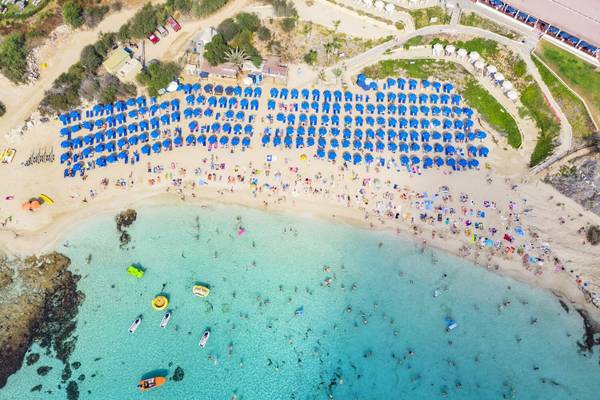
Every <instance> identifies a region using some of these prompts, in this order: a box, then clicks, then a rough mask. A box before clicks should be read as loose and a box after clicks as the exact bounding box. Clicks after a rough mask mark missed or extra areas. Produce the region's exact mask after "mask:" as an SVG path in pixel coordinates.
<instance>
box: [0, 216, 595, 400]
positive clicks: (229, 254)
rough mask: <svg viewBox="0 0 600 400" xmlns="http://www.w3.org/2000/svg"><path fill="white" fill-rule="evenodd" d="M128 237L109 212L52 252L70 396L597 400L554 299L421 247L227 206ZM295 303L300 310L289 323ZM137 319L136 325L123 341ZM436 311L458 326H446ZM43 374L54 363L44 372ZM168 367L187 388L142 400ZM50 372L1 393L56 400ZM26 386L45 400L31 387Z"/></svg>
mask: <svg viewBox="0 0 600 400" xmlns="http://www.w3.org/2000/svg"><path fill="white" fill-rule="evenodd" d="M196 216H198V217H199V221H200V229H199V231H197V230H196V228H195V224H196V222H195V218H196ZM237 216H241V219H242V225H243V226H244V227H245V228H246V229H247V233H246V234H245V235H243V236H238V234H237V226H238V225H237V222H236V217H237ZM129 232H130V233H131V235H132V238H133V241H132V243H131V245H130V249H129V250H121V249H119V245H118V235H117V232H116V229H115V223H114V218H113V217H109V216H104V217H98V218H96V219H94V220H92V221H89V222H85V223H84V224H82V226H81V227H80V228H79V229H77V230H76V231H74V232H71V233H69V235H68V237H67V239H68V241H69V243H70V246H69V247H68V248H63V247H61V248H60V249H59V250H61V251H63V252H64V253H65V254H67V255H68V256H69V257H71V259H72V263H73V268H74V269H75V270H76V271H77V272H79V273H80V274H82V275H83V279H82V280H81V282H80V288H81V290H83V291H84V292H85V294H86V301H85V302H84V303H83V305H82V306H81V309H80V314H79V317H78V319H79V323H78V328H77V331H76V335H77V336H78V343H77V348H76V350H75V351H74V353H73V355H72V356H71V361H72V362H73V361H79V362H81V364H82V366H81V367H80V368H79V369H78V370H76V371H74V373H73V377H72V379H76V378H77V377H78V376H79V375H80V374H84V375H85V380H84V381H83V382H78V383H79V390H80V392H81V396H80V398H81V399H103V400H105V399H138V398H140V399H141V398H150V399H195V398H206V399H229V398H230V397H231V396H232V394H234V393H236V394H237V395H238V398H239V399H249V400H251V399H290V398H295V399H316V398H327V396H328V394H332V395H333V396H334V397H335V398H337V399H382V398H415V399H416V398H419V399H437V398H441V396H442V392H444V391H445V392H447V393H448V398H456V399H498V398H503V397H502V396H506V397H505V398H513V397H514V398H519V399H549V398H552V399H595V398H597V395H598V393H599V391H600V379H599V378H600V367H599V366H598V356H597V355H593V356H589V355H588V356H584V355H581V354H578V352H577V345H576V342H577V340H580V339H581V337H582V334H583V327H582V322H581V319H580V318H579V317H578V316H576V315H575V314H574V313H570V314H567V313H566V312H565V311H564V310H563V309H562V308H561V307H560V305H559V304H558V302H557V301H556V299H554V298H553V297H552V296H551V295H550V294H548V293H546V292H544V291H542V290H537V289H533V288H531V287H528V286H526V285H523V284H519V283H516V282H514V281H511V280H508V279H504V278H501V277H499V276H496V275H494V274H491V273H489V272H487V271H485V270H483V269H480V268H474V267H473V266H471V265H469V264H468V263H466V262H463V261H462V260H460V259H457V258H455V257H452V256H449V255H446V254H442V253H438V252H435V253H431V252H429V251H426V252H425V253H423V254H422V253H420V252H419V251H418V250H417V249H415V247H414V246H413V245H412V244H410V243H407V242H402V241H400V240H399V239H398V238H396V237H394V236H392V235H391V234H386V233H372V232H367V231H363V230H359V229H356V228H351V227H348V226H343V225H335V224H331V223H326V222H322V221H318V220H314V219H311V218H308V217H307V218H300V217H292V216H287V215H275V214H267V213H264V212H260V211H256V210H249V209H244V208H237V207H224V206H223V207H221V206H219V207H212V208H205V209H201V208H199V207H191V206H188V207H153V208H141V209H140V210H138V220H137V221H136V222H135V223H134V225H133V227H132V228H131V229H130V230H129ZM198 232H199V235H198V236H197V237H196V234H197V233H198ZM90 253H91V254H92V255H93V258H92V261H91V263H90V264H89V265H88V264H87V263H86V261H85V259H86V257H87V255H88V254H90ZM134 262H139V263H141V264H142V265H143V266H144V267H145V268H146V269H147V271H146V274H145V276H144V277H143V278H142V279H141V280H137V279H135V278H133V277H131V276H129V275H127V273H126V268H127V266H129V265H130V264H131V263H134ZM253 264H255V265H253ZM324 266H329V267H330V268H331V270H330V271H329V272H326V271H324ZM444 275H445V276H444ZM328 277H329V278H332V279H333V283H332V284H331V286H330V287H327V286H324V285H323V282H324V280H325V279H326V278H328ZM197 281H201V282H207V283H209V284H210V286H211V288H212V291H211V293H210V296H209V297H208V298H207V299H206V300H205V301H201V300H200V299H199V298H197V297H194V296H193V295H192V294H191V286H192V285H193V284H194V283H195V282H197ZM353 284H355V285H356V288H355V290H353V289H352V286H353ZM436 289H437V290H439V293H440V295H439V296H438V297H434V296H433V293H434V290H436ZM161 292H165V293H167V294H168V295H169V298H170V308H171V309H172V310H173V317H172V319H171V321H170V324H169V326H168V327H167V329H161V328H160V327H159V323H160V320H161V317H162V314H163V313H162V312H159V311H154V310H152V308H151V306H150V301H151V299H152V297H153V296H154V295H156V294H158V293H161ZM507 300H510V302H511V304H510V305H509V306H508V307H506V308H505V309H503V310H500V309H499V305H501V304H502V302H503V301H507ZM299 307H303V308H304V315H303V316H295V315H294V311H295V310H296V309H297V308H299ZM349 307H350V309H351V310H350V309H349ZM138 314H143V317H144V320H143V322H142V324H141V325H140V327H139V329H138V330H137V332H136V333H135V334H132V335H130V334H128V332H127V330H128V328H129V325H130V323H131V322H132V321H133V320H134V319H135V317H136V316H137V315H138ZM446 317H452V318H453V319H454V320H456V321H457V322H458V327H457V328H456V329H454V330H452V331H450V332H447V331H446V329H445V328H446V323H445V321H444V319H445V318H446ZM532 318H537V321H538V322H537V324H531V320H532ZM365 320H366V321H368V323H367V324H365V323H364V321H365ZM206 328H210V329H211V332H212V333H211V337H210V340H209V342H208V344H207V346H206V348H205V349H201V348H199V347H198V340H199V338H200V335H201V334H202V332H203V331H204V330H205V329H206ZM230 345H231V348H230V349H229V346H230ZM229 353H231V354H229ZM411 353H412V354H411ZM209 356H211V359H209ZM42 365H52V366H54V369H53V370H52V371H50V373H49V374H48V375H47V376H45V377H40V376H38V375H37V373H36V369H37V368H38V367H40V366H42ZM176 366H181V367H182V368H183V370H184V372H185V377H184V379H183V380H182V381H180V382H173V381H169V382H167V384H165V385H164V386H162V387H160V388H157V389H154V390H153V391H150V392H147V393H144V394H140V393H139V392H137V389H136V387H135V386H136V384H137V382H138V380H139V379H140V378H141V377H142V376H143V375H145V374H147V373H149V372H152V371H155V370H160V369H165V370H167V371H168V373H169V376H171V375H172V374H173V372H174V370H175V367H176ZM534 367H535V368H536V369H535V370H534ZM61 369H62V366H61V365H60V363H59V362H58V361H56V360H54V359H52V358H48V357H46V356H42V359H41V360H40V361H39V362H38V363H36V364H35V365H34V366H32V367H28V366H24V367H23V368H22V369H21V370H20V371H19V372H18V373H17V374H15V375H14V376H12V377H11V378H10V380H9V383H8V385H7V386H6V387H5V388H4V389H3V390H2V391H0V398H3V399H4V398H6V399H8V398H13V399H14V398H18V399H64V398H65V391H64V387H65V385H64V384H63V385H62V389H61V390H59V389H57V385H58V384H59V383H60V373H61ZM458 383H459V385H457V384H458ZM37 384H42V385H43V389H42V392H41V393H40V392H34V393H31V392H30V391H29V390H30V388H32V387H33V386H35V385H37ZM457 386H458V387H457ZM48 390H51V391H52V393H48V392H47V391H48ZM88 391H89V392H88Z"/></svg>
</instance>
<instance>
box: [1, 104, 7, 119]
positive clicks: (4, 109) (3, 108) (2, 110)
mask: <svg viewBox="0 0 600 400" xmlns="http://www.w3.org/2000/svg"><path fill="white" fill-rule="evenodd" d="M4 114H6V106H5V105H4V103H3V102H1V101H0V117H1V116H3V115H4Z"/></svg>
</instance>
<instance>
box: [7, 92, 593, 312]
mask: <svg viewBox="0 0 600 400" xmlns="http://www.w3.org/2000/svg"><path fill="white" fill-rule="evenodd" d="M263 100H264V99H263ZM258 125H259V128H258V129H257V131H261V130H262V129H263V127H262V124H258ZM58 130H59V123H58V121H56V120H53V121H51V123H49V124H43V125H38V126H36V127H35V128H34V130H33V131H32V132H31V133H30V134H28V135H27V136H25V137H24V138H23V141H22V142H21V143H19V144H18V145H16V148H17V157H16V159H15V160H14V161H13V163H12V164H10V165H2V167H1V170H0V171H1V173H2V175H3V182H4V184H3V185H2V188H1V189H0V198H1V199H2V200H1V202H2V203H1V206H0V222H2V227H1V228H0V246H1V247H2V249H3V250H5V251H7V252H8V253H11V254H15V255H27V254H31V253H36V254H41V253H43V252H46V251H49V250H51V249H56V248H60V245H61V237H62V236H63V235H65V234H66V233H67V232H69V230H70V229H71V228H72V227H74V226H76V225H79V224H84V223H85V220H86V219H87V218H89V217H92V216H95V215H98V214H99V213H109V214H110V213H117V212H118V211H121V210H123V209H125V208H128V207H131V208H135V207H136V206H138V205H141V204H144V205H148V204H157V205H160V204H171V203H194V204H196V203H197V204H206V203H211V202H219V203H233V204H239V205H244V206H249V207H255V208H261V209H266V210H269V211H273V212H284V213H293V214H296V215H298V214H300V215H302V214H309V215H314V216H318V217H323V218H328V219H332V220H335V221H340V222H342V223H350V224H353V225H357V226H360V227H363V228H365V229H387V230H392V231H395V232H398V234H399V235H401V236H402V237H403V238H407V239H409V240H413V241H414V242H415V244H416V245H418V246H434V247H437V248H440V249H443V250H445V251H449V252H452V253H454V254H457V255H459V256H461V257H464V258H467V259H470V260H472V261H474V262H476V263H477V264H478V265H481V266H482V267H484V268H488V269H490V270H492V271H494V272H497V273H500V274H504V275H508V276H511V277H513V278H515V279H518V280H521V281H525V282H527V283H529V284H532V285H536V286H540V287H544V288H546V289H548V290H551V291H553V292H554V293H556V294H557V295H559V296H562V297H564V298H566V299H568V300H569V301H570V302H571V303H575V304H577V305H578V306H580V307H583V308H584V309H586V310H587V311H588V312H589V313H590V315H592V316H594V318H595V319H598V317H599V316H600V313H599V312H598V308H597V307H596V306H595V305H593V303H592V302H591V300H592V297H591V296H592V295H593V293H598V292H597V291H596V289H597V287H596V286H595V285H596V283H597V282H600V274H598V271H597V270H596V268H595V267H596V266H595V263H594V260H595V259H596V258H597V257H598V256H600V249H598V248H597V247H593V246H590V245H589V244H585V237H584V234H583V233H582V232H581V230H580V228H581V227H584V226H586V224H588V223H591V222H594V221H598V220H599V218H598V217H597V216H595V215H594V214H592V213H589V212H587V211H585V210H584V209H583V208H582V207H581V206H579V205H577V204H576V203H574V202H573V201H571V200H569V199H568V198H565V197H563V196H561V195H560V194H558V193H557V192H556V191H554V190H553V189H552V188H551V187H549V186H547V185H545V184H543V183H540V182H537V181H534V182H531V183H528V182H526V181H523V180H520V179H517V178H515V176H514V175H513V176H512V177H506V176H503V174H502V168H501V165H502V164H501V163H502V150H500V149H496V151H495V152H492V153H491V157H490V158H489V159H488V160H486V161H487V163H488V168H481V169H480V170H472V171H462V172H453V173H452V172H451V171H449V170H446V169H441V170H428V171H417V170H413V171H411V172H407V171H406V170H402V171H396V170H394V169H393V168H391V169H386V168H376V167H366V166H352V165H348V166H345V165H344V164H343V163H342V162H339V161H338V162H337V163H332V162H326V161H323V160H317V159H313V158H312V156H311V157H308V159H307V160H306V161H301V155H302V154H304V153H306V152H307V151H306V150H303V149H286V150H282V149H271V148H263V147H258V148H250V149H247V150H246V151H245V152H241V151H239V150H236V151H235V152H234V151H231V149H225V148H216V149H213V150H210V151H208V150H207V149H206V148H204V147H183V148H178V149H174V150H173V151H171V152H165V153H162V154H160V155H153V156H152V158H150V159H148V163H146V162H145V161H144V162H141V163H138V164H137V165H135V166H131V165H120V164H119V166H118V167H110V168H106V169H103V170H95V171H91V173H90V174H89V175H88V176H86V177H85V179H83V180H82V179H81V178H68V179H65V178H63V177H62V166H61V165H59V164H58V163H53V164H46V165H37V166H30V167H24V166H21V165H20V163H21V162H22V161H24V160H25V159H26V158H27V157H28V156H29V154H28V153H27V151H28V149H32V148H36V147H44V146H50V147H53V148H54V151H55V152H56V153H59V152H60V149H58V146H57V143H58ZM309 153H310V152H309ZM267 156H270V159H271V162H267V161H266V160H267ZM511 173H514V171H511ZM41 193H43V194H46V195H48V196H50V197H52V198H53V199H54V204H52V205H44V206H43V207H42V208H41V209H39V210H37V211H36V212H29V211H25V210H23V209H22V208H21V203H23V202H24V201H26V200H27V199H28V198H29V197H33V196H36V195H39V194H41ZM481 212H484V213H485V217H483V218H480V217H479V215H481ZM438 214H439V215H438ZM516 227H519V228H521V229H522V231H523V232H524V235H523V237H520V236H518V235H515V233H514V229H515V228H516ZM557 232H561V235H560V236H557V234H556V233H557ZM474 234H476V235H477V238H476V239H475V237H474V236H473V235H474ZM505 234H508V235H509V236H510V239H511V242H508V241H506V239H503V235H505ZM488 237H489V238H490V239H491V240H493V241H494V246H489V242H488V245H487V246H486V245H485V244H484V239H483V238H488ZM519 247H521V248H522V249H524V252H521V253H520V254H517V251H515V249H516V248H519ZM524 254H527V255H528V256H531V257H533V258H532V259H531V258H530V260H529V262H524V261H523V256H524ZM532 260H533V262H532ZM584 285H585V286H584ZM584 288H585V291H584V290H582V289H584ZM597 301H598V299H597V298H596V302H597Z"/></svg>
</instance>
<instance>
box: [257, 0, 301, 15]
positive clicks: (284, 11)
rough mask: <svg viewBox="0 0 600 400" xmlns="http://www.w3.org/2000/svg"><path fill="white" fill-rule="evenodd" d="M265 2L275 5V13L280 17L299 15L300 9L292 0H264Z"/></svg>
mask: <svg viewBox="0 0 600 400" xmlns="http://www.w3.org/2000/svg"><path fill="white" fill-rule="evenodd" d="M264 1H265V3H267V4H270V5H271V6H273V10H274V11H275V15H276V16H278V17H286V18H287V17H297V16H298V10H296V7H295V6H294V2H293V1H292V0H264Z"/></svg>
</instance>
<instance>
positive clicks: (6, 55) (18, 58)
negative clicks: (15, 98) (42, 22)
mask: <svg viewBox="0 0 600 400" xmlns="http://www.w3.org/2000/svg"><path fill="white" fill-rule="evenodd" d="M27 53H28V50H27V44H26V41H25V36H24V35H23V34H20V33H11V34H10V35H8V36H6V37H5V38H4V41H3V42H2V43H0V71H1V72H2V74H3V75H4V76H6V77H7V78H8V79H9V80H11V81H12V82H15V83H22V82H25V79H26V77H27Z"/></svg>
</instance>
